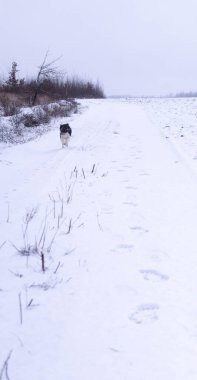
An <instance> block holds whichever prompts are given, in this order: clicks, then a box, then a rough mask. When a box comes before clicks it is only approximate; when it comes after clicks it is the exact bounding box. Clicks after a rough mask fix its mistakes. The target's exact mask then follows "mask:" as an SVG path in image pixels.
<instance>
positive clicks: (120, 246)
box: [112, 243, 134, 253]
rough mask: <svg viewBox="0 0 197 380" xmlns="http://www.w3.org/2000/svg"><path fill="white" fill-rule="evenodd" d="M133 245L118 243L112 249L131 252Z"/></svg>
mask: <svg viewBox="0 0 197 380" xmlns="http://www.w3.org/2000/svg"><path fill="white" fill-rule="evenodd" d="M133 248H134V246H133V245H132V244H124V243H123V244H118V245H117V246H116V247H115V248H113V249H112V251H113V252H119V253H122V252H125V251H127V252H131V251H132V250H133Z"/></svg>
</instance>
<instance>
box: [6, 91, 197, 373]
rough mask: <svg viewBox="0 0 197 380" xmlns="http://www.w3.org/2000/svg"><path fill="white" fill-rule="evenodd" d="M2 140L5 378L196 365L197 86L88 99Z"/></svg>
mask: <svg viewBox="0 0 197 380" xmlns="http://www.w3.org/2000/svg"><path fill="white" fill-rule="evenodd" d="M83 105H84V106H88V108H87V109H86V110H85V111H84V112H83V113H82V114H80V115H75V116H73V117H72V118H71V120H70V125H71V127H72V129H73V137H72V139H71V141H70V145H69V147H68V149H61V146H60V141H59V130H58V125H57V126H56V127H54V128H53V130H51V131H50V132H48V133H47V134H45V135H43V136H41V137H40V138H39V139H37V140H35V141H30V142H28V143H26V144H23V145H18V146H13V147H9V148H5V147H4V148H3V149H2V151H1V154H0V170H1V172H0V173H1V186H0V210H1V212H0V229H1V237H0V239H1V240H0V247H1V248H0V259H1V265H0V379H2V380H6V379H9V380H26V379H33V380H45V379H47V380H55V379H58V380H65V379H66V380H101V379H102V380H131V379H134V380H196V379H197V364H196V357H197V300H196V289H197V233H196V226H197V170H196V169H197V160H196V157H197V115H196V106H197V101H196V100H195V99H148V100H147V99H142V100H141V101H139V100H134V99H133V100H129V99H128V100H110V99H106V100H91V101H85V100H84V101H83Z"/></svg>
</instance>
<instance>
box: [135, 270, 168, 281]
mask: <svg viewBox="0 0 197 380" xmlns="http://www.w3.org/2000/svg"><path fill="white" fill-rule="evenodd" d="M140 273H142V274H143V277H144V280H156V281H168V280H169V276H168V275H167V274H163V273H160V272H158V271H157V270H155V269H142V270H140Z"/></svg>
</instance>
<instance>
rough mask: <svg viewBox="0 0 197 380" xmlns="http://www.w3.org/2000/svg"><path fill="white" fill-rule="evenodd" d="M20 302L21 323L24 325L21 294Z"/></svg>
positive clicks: (19, 296)
mask: <svg viewBox="0 0 197 380" xmlns="http://www.w3.org/2000/svg"><path fill="white" fill-rule="evenodd" d="M18 300H19V313H20V323H21V325H22V323H23V310H22V301H21V293H19V295H18Z"/></svg>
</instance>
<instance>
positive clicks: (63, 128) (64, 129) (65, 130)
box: [60, 124, 72, 148]
mask: <svg viewBox="0 0 197 380" xmlns="http://www.w3.org/2000/svg"><path fill="white" fill-rule="evenodd" d="M71 135H72V129H71V127H70V125H69V124H62V125H60V140H61V143H62V148H63V147H64V146H68V141H69V140H70V137H71Z"/></svg>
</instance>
